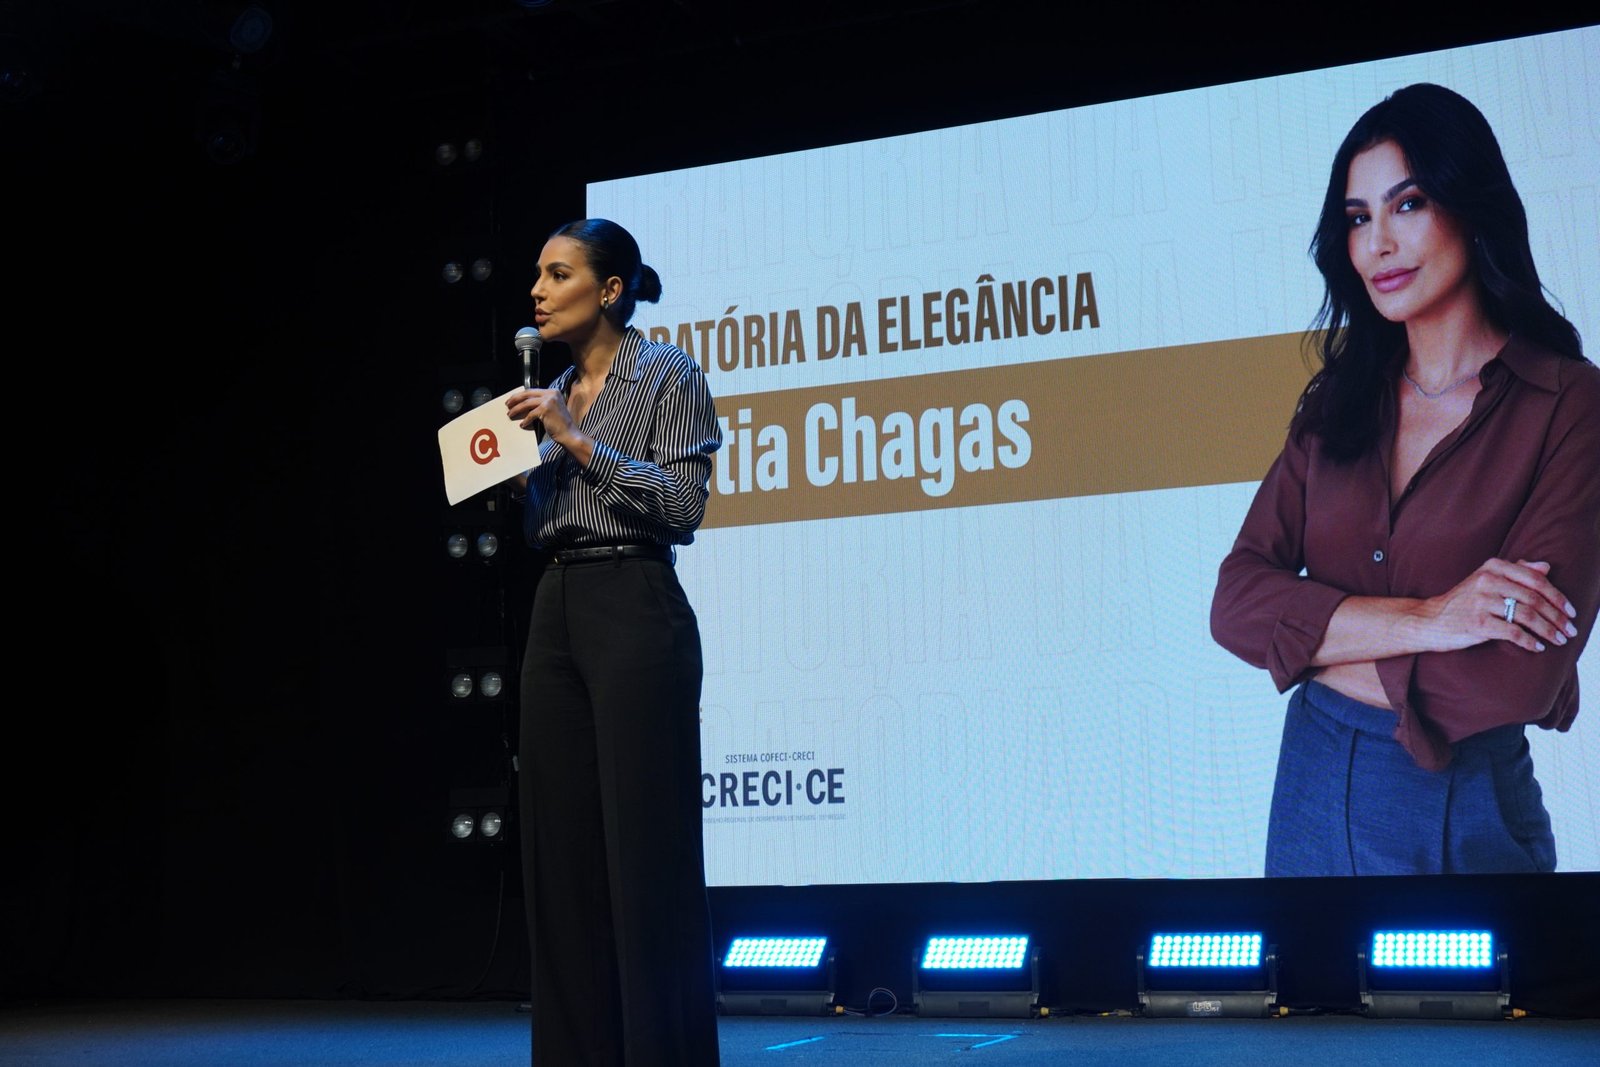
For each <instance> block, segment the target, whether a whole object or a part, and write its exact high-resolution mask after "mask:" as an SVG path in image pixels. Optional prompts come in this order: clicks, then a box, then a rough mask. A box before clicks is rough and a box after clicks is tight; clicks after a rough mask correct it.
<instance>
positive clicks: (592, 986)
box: [507, 219, 722, 1067]
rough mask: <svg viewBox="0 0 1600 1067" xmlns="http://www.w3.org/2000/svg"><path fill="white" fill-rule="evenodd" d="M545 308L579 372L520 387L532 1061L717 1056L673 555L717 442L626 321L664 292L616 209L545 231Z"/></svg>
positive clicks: (682, 380)
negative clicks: (531, 456)
mask: <svg viewBox="0 0 1600 1067" xmlns="http://www.w3.org/2000/svg"><path fill="white" fill-rule="evenodd" d="M532 296H533V303H534V320H535V322H536V323H537V325H538V327H539V330H540V331H541V333H542V334H543V336H544V337H545V339H547V340H552V341H564V342H566V344H567V345H568V346H569V347H570V348H571V350H572V357H573V366H572V367H571V369H569V370H567V371H566V372H564V373H563V374H561V375H560V376H559V377H558V378H557V379H556V380H555V381H554V382H553V383H551V386H550V388H548V389H529V390H525V391H523V392H520V393H518V394H516V395H515V396H513V397H511V398H510V399H509V400H508V401H507V406H508V408H509V409H510V410H509V414H510V417H511V418H513V419H516V420H518V421H519V422H520V423H521V424H522V426H523V427H524V428H528V429H532V428H533V427H534V426H535V425H536V424H539V423H542V424H543V427H544V432H545V435H546V436H545V439H544V442H543V444H542V446H541V447H540V454H539V465H538V466H537V467H535V468H534V469H533V470H532V471H531V472H530V474H529V478H528V502H527V514H526V528H527V532H528V537H529V540H530V542H531V543H532V544H533V545H535V546H537V547H538V548H540V549H542V550H543V551H544V552H545V553H546V555H547V556H548V563H547V565H546V567H545V568H544V570H543V572H542V575H541V577H540V579H539V584H538V589H537V590H536V592H535V595H534V604H533V620H532V623H531V625H530V627H529V631H528V647H527V653H526V655H525V657H524V659H523V667H522V735H521V744H520V753H519V759H518V764H519V767H520V772H521V773H520V786H519V789H520V806H521V813H522V845H523V865H524V872H525V881H526V886H527V889H526V893H527V909H528V929H529V935H530V937H531V940H532V946H533V986H534V993H533V1004H534V1018H533V1052H534V1055H533V1058H534V1062H535V1063H541V1064H546V1065H559V1067H566V1065H568V1064H621V1063H627V1064H629V1065H632V1067H638V1065H640V1064H657V1063H658V1064H696V1065H700V1064H713V1065H714V1064H716V1063H717V1031H716V1018H715V1005H714V1001H713V994H712V961H711V934H710V920H709V916H708V912H707V908H706V893H705V868H704V860H703V853H702V850H701V822H700V817H701V806H700V789H699V785H700V725H699V700H700V681H701V659H700V633H699V629H698V627H697V624H696V622H695V616H694V611H693V610H692V609H691V608H690V606H689V602H688V600H687V598H685V596H684V593H683V589H682V587H681V586H680V585H679V584H678V578H677V574H676V572H675V571H674V570H673V561H674V546H675V545H686V544H689V543H690V542H691V541H693V540H694V531H695V529H696V528H697V527H698V526H699V525H700V520H701V518H702V516H703V515H704V513H705V504H706V496H707V487H708V484H709V481H710V477H711V455H712V453H713V452H715V451H716V450H717V448H718V447H719V446H720V445H721V443H722V435H721V432H720V430H719V428H718V425H717V418H716V411H715V409H714V408H713V406H712V401H711V394H710V392H709V391H708V390H707V388H706V382H705V378H704V377H703V376H702V375H701V373H700V368H699V367H698V366H697V365H696V364H695V363H694V362H693V361H692V360H691V359H690V358H689V357H688V356H687V355H685V354H684V353H683V351H681V350H680V349H677V348H674V347H673V346H671V345H667V344H659V343H656V342H651V341H647V340H645V338H644V337H643V335H641V334H640V333H639V331H638V330H635V329H632V328H630V327H629V326H628V320H629V318H630V317H631V316H632V314H633V309H634V304H635V303H636V302H637V301H639V300H645V301H652V302H653V301H655V300H658V299H660V296H661V281H660V279H659V278H658V277H657V276H656V272H655V271H654V270H652V269H651V268H650V267H648V266H646V265H644V264H643V263H642V262H641V260H640V255H639V246H638V244H637V243H636V242H635V241H634V239H633V237H632V236H631V235H630V234H629V233H628V232H627V231H626V230H624V229H623V228H622V227H620V226H618V225H617V224H615V223H613V222H608V221H606V220H605V219H584V220H580V221H577V222H572V223H569V224H567V225H565V226H563V227H561V228H560V229H558V230H557V231H556V232H555V233H554V234H552V235H551V237H550V239H549V241H548V242H546V244H545V246H544V249H543V251H542V252H541V253H540V256H539V265H538V280H537V281H536V282H535V283H534V285H533V290H532Z"/></svg>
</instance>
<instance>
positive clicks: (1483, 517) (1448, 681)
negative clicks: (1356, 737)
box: [1211, 337, 1600, 769]
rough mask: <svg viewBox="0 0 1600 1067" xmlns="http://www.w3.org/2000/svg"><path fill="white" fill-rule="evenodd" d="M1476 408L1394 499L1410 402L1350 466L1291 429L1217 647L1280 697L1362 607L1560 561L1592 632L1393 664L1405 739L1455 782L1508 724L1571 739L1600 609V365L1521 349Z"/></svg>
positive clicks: (1244, 550) (1224, 609)
mask: <svg viewBox="0 0 1600 1067" xmlns="http://www.w3.org/2000/svg"><path fill="white" fill-rule="evenodd" d="M1482 386H1483V387H1482V390H1481V391H1480V392H1479V393H1478V395H1477V397H1476V398H1475V400H1474V402H1473V406H1472V411H1471V413H1470V414H1469V415H1468V416H1467V418H1466V420H1465V421H1464V422H1463V423H1462V424H1461V425H1460V426H1459V427H1457V428H1456V429H1455V430H1453V431H1451V433H1450V434H1449V435H1447V436H1446V437H1445V438H1444V439H1443V440H1442V441H1440V442H1439V444H1438V445H1437V446H1436V447H1435V448H1434V450H1433V451H1432V452H1431V453H1430V454H1429V456H1428V458H1427V459H1425V460H1424V461H1423V463H1422V466H1421V467H1420V468H1418V470H1417V473H1416V475H1415V476H1414V477H1413V478H1412V480H1411V483H1410V485H1408V486H1407V487H1406V490H1405V492H1404V493H1402V494H1401V496H1400V498H1399V499H1398V500H1394V501H1391V500H1390V494H1389V476H1388V473H1387V472H1388V467H1389V457H1390V454H1391V451H1392V449H1393V444H1394V431H1395V410H1394V408H1395V405H1394V402H1393V396H1392V394H1391V395H1389V396H1388V397H1386V404H1385V412H1384V430H1383V431H1382V433H1381V435H1380V439H1379V442H1378V446H1377V448H1376V449H1373V450H1371V451H1369V452H1367V453H1366V454H1365V455H1363V456H1362V457H1360V458H1359V459H1357V460H1355V461H1353V462H1351V463H1347V464H1338V463H1334V462H1332V461H1330V460H1328V459H1326V458H1324V457H1323V456H1322V455H1321V449H1320V447H1319V445H1318V442H1317V441H1316V439H1314V438H1309V439H1306V440H1301V441H1296V440H1295V439H1294V435H1293V434H1291V435H1290V438H1289V440H1288V442H1287V443H1286V444H1285V445H1284V449H1283V452H1282V453H1281V454H1280V455H1279V456H1278V459H1277V460H1276V462H1274V463H1273V465H1272V468H1271V469H1270V470H1269V471H1268V472H1267V475H1266V479H1265V481H1263V482H1262V484H1261V489H1260V490H1259V491H1258V492H1257V493H1256V497H1255V501H1254V502H1253V503H1252V504H1251V506H1250V511H1249V514H1248V515H1247V516H1246V518H1245V521H1244V527H1243V529H1241V530H1240V531H1239V538H1238V540H1237V541H1236V542H1235V543H1234V546H1233V551H1231V552H1230V553H1229V554H1228V557H1227V558H1226V559H1225V560H1223V562H1222V568H1221V571H1220V573H1219V575H1218V577H1217V590H1216V594H1215V596H1214V598H1213V600H1212V604H1211V632H1212V634H1213V636H1215V638H1216V640H1217V642H1218V643H1219V644H1221V645H1222V646H1223V647H1224V648H1226V649H1228V650H1229V651H1231V652H1233V653H1234V654H1235V655H1237V656H1239V657H1240V658H1241V659H1243V660H1245V661H1246V662H1248V663H1250V664H1252V665H1254V666H1257V667H1262V668H1265V669H1266V670H1267V671H1269V672H1270V673H1271V675H1272V680H1273V681H1274V682H1275V683H1276V684H1277V686H1278V689H1279V691H1280V692H1282V691H1283V690H1286V689H1288V688H1290V687H1291V686H1293V685H1296V684H1298V683H1299V682H1301V681H1304V680H1305V679H1307V678H1309V677H1311V676H1312V675H1314V674H1315V673H1316V671H1317V668H1315V667H1313V666H1311V658H1312V656H1313V655H1314V654H1315V652H1316V650H1317V648H1318V646H1319V645H1320V644H1321V643H1322V638H1323V634H1324V633H1325V631H1326V630H1327V626H1328V619H1329V618H1330V617H1331V616H1332V615H1333V612H1334V609H1335V608H1337V607H1338V606H1339V603H1340V601H1342V600H1343V599H1344V598H1345V597H1347V596H1399V597H1430V596H1436V595H1438V594H1440V593H1443V592H1445V591H1446V590H1448V589H1450V588H1451V587H1452V586H1454V585H1455V584H1456V583H1457V582H1459V581H1461V580H1462V579H1463V578H1465V577H1466V576H1467V575H1469V574H1471V573H1472V572H1473V571H1474V570H1476V569H1477V568H1478V567H1479V566H1480V565H1481V564H1482V563H1483V562H1484V561H1485V560H1487V559H1489V558H1491V557H1499V558H1502V559H1509V560H1518V559H1521V560H1529V561H1538V560H1545V561H1548V562H1549V563H1550V581H1551V582H1552V583H1554V585H1555V586H1556V588H1557V589H1559V590H1561V591H1562V592H1563V593H1565V594H1566V595H1567V597H1568V598H1569V599H1570V600H1571V601H1572V603H1573V606H1574V607H1576V608H1577V609H1578V616H1577V618H1576V619H1575V620H1574V622H1575V623H1576V625H1577V627H1578V636H1577V637H1576V638H1575V639H1573V640H1571V641H1569V642H1568V643H1567V644H1566V645H1563V646H1558V645H1554V644H1548V646H1547V647H1546V649H1545V651H1543V652H1529V651H1527V650H1525V649H1522V648H1518V647H1517V646H1515V645H1512V644H1510V643H1508V642H1505V641H1488V642H1485V643H1484V644H1481V645H1477V646H1474V647H1473V648H1468V649H1461V650H1459V651H1454V652H1423V653H1418V654H1414V655H1407V656H1395V657H1393V658H1391V659H1386V660H1380V661H1379V662H1378V677H1379V678H1380V680H1381V681H1382V683H1383V688H1384V691H1385V693H1387V694H1388V697H1389V702H1390V704H1391V705H1392V706H1393V707H1394V708H1395V709H1396V710H1397V712H1398V719H1397V721H1396V724H1395V735H1394V736H1395V739H1396V740H1397V741H1399V742H1400V744H1401V745H1403V746H1404V747H1405V749H1406V751H1407V752H1409V753H1410V754H1411V756H1412V758H1413V759H1415V760H1416V761H1417V763H1418V764H1419V765H1420V766H1422V767H1426V768H1429V769H1438V768H1441V767H1443V766H1445V765H1446V764H1447V763H1448V762H1449V761H1450V755H1451V745H1452V744H1453V743H1454V742H1456V741H1459V740H1461V739H1462V738H1464V737H1470V736H1471V735H1473V734H1476V733H1480V732H1482V731H1484V730H1487V729H1491V728H1492V727H1496V726H1502V725H1505V724H1507V723H1529V722H1531V723H1536V724H1538V725H1539V726H1542V727H1545V728H1547V729H1556V730H1566V729H1568V728H1569V727H1570V726H1571V725H1572V720H1573V718H1574V717H1575V716H1576V715H1577V713H1578V672H1577V663H1578V656H1579V654H1580V653H1581V652H1582V651H1583V647H1584V644H1585V642H1586V640H1587V638H1588V636H1589V631H1590V630H1591V629H1592V628H1593V627H1594V623H1595V616H1596V612H1597V610H1600V368H1597V367H1595V366H1594V365H1593V364H1590V363H1586V362H1580V361H1578V360H1572V359H1564V358H1562V357H1560V356H1558V355H1556V354H1554V353H1552V352H1549V351H1547V350H1545V349H1542V348H1540V347H1538V346H1537V345H1535V344H1533V343H1532V342H1528V341H1523V340H1521V339H1519V338H1516V337H1513V338H1512V339H1511V340H1510V341H1508V342H1507V343H1506V346H1505V347H1504V348H1503V349H1501V351H1500V353H1499V354H1498V355H1497V356H1496V358H1495V359H1493V360H1491V361H1490V362H1489V363H1488V364H1487V365H1486V366H1485V367H1484V369H1483V374H1482Z"/></svg>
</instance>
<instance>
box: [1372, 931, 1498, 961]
mask: <svg viewBox="0 0 1600 1067" xmlns="http://www.w3.org/2000/svg"><path fill="white" fill-rule="evenodd" d="M1369 962H1370V963H1371V964H1372V966H1374V967H1480V968H1481V967H1493V966H1494V935H1493V934H1491V933H1490V932H1489V931H1487V930H1380V931H1378V932H1377V933H1375V934H1373V935H1372V955H1371V956H1370V957H1369Z"/></svg>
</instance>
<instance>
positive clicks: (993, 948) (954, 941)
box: [922, 937, 1028, 970]
mask: <svg viewBox="0 0 1600 1067" xmlns="http://www.w3.org/2000/svg"><path fill="white" fill-rule="evenodd" d="M1027 955H1028V939H1027V938H1026V937H933V938H929V939H928V947H927V949H926V950H925V951H924V952H923V954H922V966H923V968H924V969H927V970H976V969H988V968H996V969H998V968H1008V967H1021V966H1022V965H1023V962H1024V960H1025V959H1026V958H1027Z"/></svg>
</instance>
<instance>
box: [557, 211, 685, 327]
mask: <svg viewBox="0 0 1600 1067" xmlns="http://www.w3.org/2000/svg"><path fill="white" fill-rule="evenodd" d="M550 236H551V237H566V238H569V239H571V240H573V241H576V242H577V243H578V244H580V245H582V246H583V253H584V255H585V256H587V257H588V259H589V267H590V269H592V270H593V271H594V273H595V276H596V277H597V278H599V279H600V281H601V282H602V283H604V282H605V280H606V279H607V278H612V277H616V278H621V279H622V296H621V297H619V298H618V299H617V302H616V303H615V304H612V305H611V307H610V308H609V309H608V310H607V312H606V314H608V315H614V316H615V317H616V320H617V325H619V326H626V325H627V324H628V320H629V319H631V318H633V308H634V305H635V304H636V303H638V302H639V301H640V300H643V301H644V302H645V303H647V304H654V303H655V302H656V301H657V300H660V299H661V278H660V277H659V276H658V275H657V274H656V272H655V270H654V268H652V267H650V266H649V265H648V264H646V263H642V262H640V256H639V242H637V241H635V240H634V239H633V234H631V233H629V232H628V231H627V230H624V229H623V228H622V227H621V226H618V225H617V224H616V223H614V222H612V221H611V220H610V219H577V220H574V221H572V222H569V223H567V224H566V225H565V226H562V227H560V228H558V229H557V230H556V231H555V232H554V233H552V234H551V235H550Z"/></svg>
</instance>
